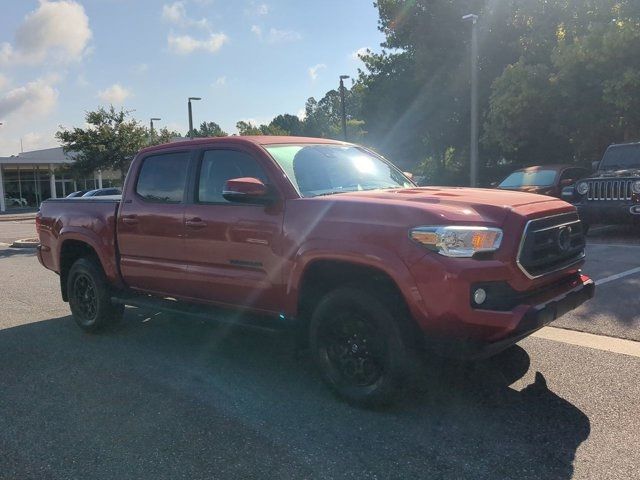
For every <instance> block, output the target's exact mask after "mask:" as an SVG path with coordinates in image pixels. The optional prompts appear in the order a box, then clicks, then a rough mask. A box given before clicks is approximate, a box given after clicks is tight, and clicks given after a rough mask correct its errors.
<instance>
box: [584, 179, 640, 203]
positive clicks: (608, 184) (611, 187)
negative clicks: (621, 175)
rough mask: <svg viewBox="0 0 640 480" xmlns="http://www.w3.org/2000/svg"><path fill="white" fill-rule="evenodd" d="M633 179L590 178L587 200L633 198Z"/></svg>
mask: <svg viewBox="0 0 640 480" xmlns="http://www.w3.org/2000/svg"><path fill="white" fill-rule="evenodd" d="M633 182H634V181H633V180H588V181H587V183H588V184H589V191H588V192H587V200H631V195H632V193H633V192H632V191H631V184H632V183H633Z"/></svg>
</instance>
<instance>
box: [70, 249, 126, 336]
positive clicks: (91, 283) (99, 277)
mask: <svg viewBox="0 0 640 480" xmlns="http://www.w3.org/2000/svg"><path fill="white" fill-rule="evenodd" d="M67 293H68V295H69V306H70V307H71V313H72V315H73V319H74V320H75V321H76V323H77V324H78V326H79V327H80V328H82V329H83V330H84V331H86V332H97V331H99V330H101V329H103V328H105V327H107V326H108V325H111V324H113V323H115V322H116V321H118V320H119V319H121V318H122V315H123V313H124V306H123V305H113V304H112V303H111V295H110V289H109V285H108V283H107V280H106V278H105V276H104V272H103V271H102V268H101V267H100V266H99V265H97V264H96V262H95V261H94V260H91V259H89V258H80V259H78V260H76V261H75V263H74V264H73V265H72V266H71V269H70V270H69V275H68V280H67Z"/></svg>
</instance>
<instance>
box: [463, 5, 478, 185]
mask: <svg viewBox="0 0 640 480" xmlns="http://www.w3.org/2000/svg"><path fill="white" fill-rule="evenodd" d="M462 20H463V21H465V22H468V21H470V22H471V152H470V153H471V165H470V166H471V186H472V187H476V186H477V185H478V25H477V24H478V16H477V15H474V14H469V15H465V16H464V17H462Z"/></svg>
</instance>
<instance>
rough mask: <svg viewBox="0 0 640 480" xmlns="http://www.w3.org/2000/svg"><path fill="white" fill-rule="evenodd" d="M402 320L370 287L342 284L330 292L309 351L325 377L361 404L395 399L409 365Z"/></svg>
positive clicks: (315, 318)
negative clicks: (370, 290) (367, 289)
mask: <svg viewBox="0 0 640 480" xmlns="http://www.w3.org/2000/svg"><path fill="white" fill-rule="evenodd" d="M400 322H401V319H398V318H395V315H394V314H393V312H392V311H391V310H390V309H389V308H388V307H387V305H385V304H384V303H383V302H381V301H380V300H379V299H378V298H377V297H376V296H375V295H373V294H371V293H369V292H367V291H364V290H360V289H358V288H354V287H342V288H338V289H337V290H334V291H332V292H330V293H328V294H327V295H326V296H325V297H324V298H323V299H322V300H321V301H320V303H319V304H318V306H317V308H316V309H315V311H314V313H313V315H312V317H311V322H310V326H309V340H310V341H309V343H310V345H311V352H312V355H313V357H314V360H315V362H316V364H317V366H318V368H319V370H320V372H321V374H322V377H323V380H324V381H325V382H326V383H327V384H328V385H329V387H330V388H331V389H332V390H333V391H334V392H336V393H337V394H338V395H339V396H340V397H342V398H344V399H345V400H347V401H348V402H350V403H353V404H356V405H359V406H367V407H371V406H379V405H385V404H389V403H391V402H393V401H394V400H395V398H396V397H397V395H398V393H399V392H400V391H401V389H402V386H403V382H404V379H405V378H406V376H407V373H408V368H409V364H408V363H409V362H408V356H407V347H406V344H407V342H406V341H405V336H404V335H403V332H402V329H401V323H400Z"/></svg>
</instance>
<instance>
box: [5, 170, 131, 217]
mask: <svg viewBox="0 0 640 480" xmlns="http://www.w3.org/2000/svg"><path fill="white" fill-rule="evenodd" d="M0 168H1V169H2V179H3V185H4V197H5V206H6V208H7V210H9V209H11V210H13V209H20V208H38V207H39V206H40V204H41V203H42V202H43V201H44V200H47V199H48V198H52V197H53V196H54V195H53V192H52V191H51V175H50V170H49V166H48V165H21V166H18V165H12V164H5V165H0ZM120 184H121V181H120V180H115V179H112V178H105V179H103V180H102V187H103V188H107V187H114V186H119V185H120ZM95 188H99V181H98V179H97V178H74V177H73V176H72V175H71V173H70V172H69V170H68V169H65V168H64V167H63V168H58V169H57V170H56V171H55V190H56V191H55V196H56V197H57V198H64V197H66V196H67V195H69V194H70V193H72V192H76V191H78V190H93V189H95Z"/></svg>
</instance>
